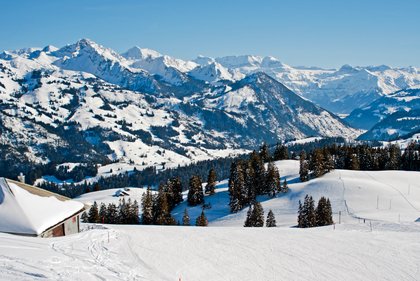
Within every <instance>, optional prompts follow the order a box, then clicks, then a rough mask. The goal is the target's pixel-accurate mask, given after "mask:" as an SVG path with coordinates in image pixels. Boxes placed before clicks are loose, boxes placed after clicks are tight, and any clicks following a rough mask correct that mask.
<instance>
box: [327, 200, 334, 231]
mask: <svg viewBox="0 0 420 281" xmlns="http://www.w3.org/2000/svg"><path fill="white" fill-rule="evenodd" d="M325 222H326V224H327V225H330V224H333V223H334V221H333V215H332V207H331V202H330V199H329V198H327V204H326V208H325Z"/></svg>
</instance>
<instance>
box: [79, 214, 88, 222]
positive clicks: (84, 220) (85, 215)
mask: <svg viewBox="0 0 420 281" xmlns="http://www.w3.org/2000/svg"><path fill="white" fill-rule="evenodd" d="M80 218H81V220H82V222H84V223H87V222H89V217H88V215H87V213H86V212H83V214H82V216H81V217H80Z"/></svg>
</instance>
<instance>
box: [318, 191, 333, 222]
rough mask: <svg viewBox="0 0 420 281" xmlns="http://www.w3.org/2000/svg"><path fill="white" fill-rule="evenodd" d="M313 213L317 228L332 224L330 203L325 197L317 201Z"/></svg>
mask: <svg viewBox="0 0 420 281" xmlns="http://www.w3.org/2000/svg"><path fill="white" fill-rule="evenodd" d="M315 213H316V225H317V226H324V225H330V224H332V223H333V221H332V211H331V203H330V201H329V199H328V200H327V199H326V198H325V197H321V198H320V199H319V201H318V206H317V207H316V211H315Z"/></svg>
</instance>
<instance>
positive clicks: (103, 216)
mask: <svg viewBox="0 0 420 281" xmlns="http://www.w3.org/2000/svg"><path fill="white" fill-rule="evenodd" d="M99 222H100V223H108V219H107V212H106V205H105V203H101V206H100V208H99Z"/></svg>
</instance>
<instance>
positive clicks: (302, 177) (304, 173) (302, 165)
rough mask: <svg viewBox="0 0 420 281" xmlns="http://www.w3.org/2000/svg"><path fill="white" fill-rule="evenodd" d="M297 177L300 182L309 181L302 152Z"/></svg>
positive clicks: (306, 164)
mask: <svg viewBox="0 0 420 281" xmlns="http://www.w3.org/2000/svg"><path fill="white" fill-rule="evenodd" d="M299 177H300V181H301V182H305V181H308V180H309V170H308V163H307V162H306V153H305V151H303V150H302V152H301V153H300V157H299Z"/></svg>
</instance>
